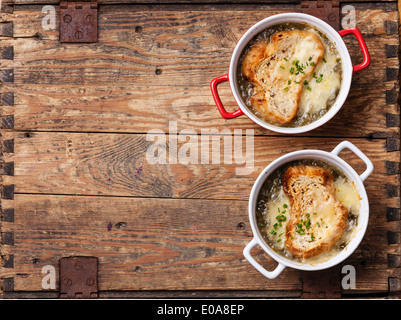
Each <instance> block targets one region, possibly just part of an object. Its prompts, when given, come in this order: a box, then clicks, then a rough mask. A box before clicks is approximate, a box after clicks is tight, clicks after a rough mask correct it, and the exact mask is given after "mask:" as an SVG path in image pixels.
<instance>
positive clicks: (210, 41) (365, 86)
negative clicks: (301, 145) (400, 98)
mask: <svg viewBox="0 0 401 320" xmlns="http://www.w3.org/2000/svg"><path fill="white" fill-rule="evenodd" d="M184 7H185V8H187V9H188V8H190V7H188V6H184ZM355 7H356V9H357V17H358V20H359V19H360V21H361V23H360V24H358V27H359V28H360V29H361V32H362V33H363V34H364V35H365V38H366V42H367V45H368V47H369V50H370V53H371V57H372V64H371V66H370V67H369V69H367V70H363V71H362V72H359V73H357V74H355V75H354V79H353V83H352V87H351V90H350V94H349V97H348V99H347V101H346V103H345V104H344V106H343V108H342V109H341V110H340V112H339V113H338V114H337V115H336V116H335V117H334V119H332V120H331V121H329V123H327V124H326V125H325V126H324V127H322V128H320V129H317V130H315V131H313V132H311V133H307V134H304V135H305V136H307V135H308V136H309V135H313V136H316V137H318V136H327V137H330V136H343V137H358V136H369V135H370V136H375V137H379V136H380V137H383V136H385V135H389V134H393V133H397V134H398V131H399V130H398V129H397V128H388V127H386V114H388V113H390V114H397V113H398V111H397V104H396V101H394V100H392V99H387V100H386V91H388V92H391V90H392V89H393V88H395V87H397V86H398V84H397V79H396V78H395V77H391V78H388V77H387V74H386V68H385V66H391V68H393V69H395V70H397V68H398V59H397V58H396V57H394V58H391V59H388V58H387V50H386V45H398V39H397V38H396V37H394V35H386V28H385V22H388V21H390V22H396V21H398V15H397V12H396V11H389V10H387V9H386V7H383V8H380V6H374V7H373V8H371V6H370V5H368V4H356V5H355ZM163 8H165V7H162V8H160V7H158V6H155V7H147V6H139V7H133V6H105V7H101V8H100V13H99V30H100V31H99V43H97V44H95V45H90V44H89V45H79V46H76V45H66V44H63V45H60V44H59V43H58V41H56V40H57V39H58V32H57V31H56V30H54V31H45V30H43V29H42V27H41V24H40V22H41V17H42V16H43V14H42V13H41V11H40V10H41V7H40V6H16V8H15V10H14V16H15V19H14V35H15V37H23V38H24V39H19V40H15V41H13V44H14V56H15V58H14V65H15V66H18V68H16V71H15V73H16V74H15V81H14V84H13V85H12V86H11V85H10V86H8V87H10V88H12V89H14V90H18V92H19V95H18V98H16V101H15V107H14V115H15V118H16V122H15V129H17V130H35V131H42V130H45V131H77V132H79V131H81V132H82V131H89V132H142V133H146V132H147V131H148V130H151V129H153V128H161V129H165V128H167V126H168V121H169V120H171V119H175V120H176V121H177V122H178V124H179V125H180V126H181V127H185V128H190V129H198V130H200V129H202V128H222V127H225V126H229V127H236V128H242V129H245V128H253V129H254V130H256V134H264V135H265V134H268V135H271V134H273V133H272V132H270V131H266V130H262V129H261V128H260V127H258V126H257V125H255V124H254V123H253V122H252V121H251V120H249V119H248V118H247V117H245V116H242V117H239V118H237V119H233V120H224V119H223V118H222V117H221V116H220V114H219V113H218V111H217V108H216V107H215V104H214V101H213V99H212V96H211V92H210V88H209V83H210V81H211V80H212V79H213V78H215V77H217V76H220V75H222V74H225V73H227V71H228V66H229V60H230V57H231V54H232V51H233V49H234V47H235V44H236V43H237V41H238V40H239V38H240V37H241V35H242V34H243V33H244V32H245V31H246V30H247V29H248V28H249V27H250V26H251V25H252V24H254V23H256V22H257V21H259V20H261V19H263V18H265V17H266V16H270V15H272V14H275V13H280V12H285V11H292V10H294V7H291V5H288V6H283V7H282V8H283V9H280V10H278V9H277V6H273V5H270V6H269V5H266V6H265V7H264V9H265V11H264V10H258V11H256V10H252V8H254V7H252V6H250V7H246V6H238V8H236V6H234V7H230V6H223V7H221V8H219V9H216V8H209V9H208V7H207V6H206V8H203V7H202V6H194V7H193V10H190V12H189V13H188V11H186V10H184V8H181V7H180V6H178V7H176V8H181V9H180V10H173V9H171V8H170V10H162V9H163ZM198 8H202V9H198ZM127 13H128V14H127ZM365 21H368V22H369V23H366V22H365ZM345 41H346V43H347V45H348V47H349V50H350V53H351V56H352V58H353V60H354V61H355V62H354V63H355V64H356V63H358V62H359V61H360V59H361V53H360V49H359V47H358V45H357V43H356V40H355V39H353V38H352V37H347V38H346V39H345ZM372 74H374V75H375V81H372V80H371V76H370V75H372ZM377 83H380V84H381V87H384V88H385V89H384V90H380V91H378V90H377ZM219 92H220V95H221V98H222V100H223V102H224V103H225V104H226V105H227V108H228V109H229V110H231V109H235V108H236V107H235V102H234V99H233V97H232V93H231V91H230V89H229V86H228V83H224V84H221V85H220V86H219ZM83 105H85V108H82V106H83ZM344 121H345V123H344ZM339 127H341V128H342V130H338V128H339Z"/></svg>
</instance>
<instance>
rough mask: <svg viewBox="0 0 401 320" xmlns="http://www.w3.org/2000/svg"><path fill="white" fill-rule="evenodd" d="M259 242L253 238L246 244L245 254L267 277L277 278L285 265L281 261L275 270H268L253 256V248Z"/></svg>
mask: <svg viewBox="0 0 401 320" xmlns="http://www.w3.org/2000/svg"><path fill="white" fill-rule="evenodd" d="M257 244H258V242H257V241H256V239H255V238H253V239H252V241H251V242H249V243H248V244H247V245H246V247H245V248H244V256H245V258H246V260H248V261H249V263H250V264H251V265H253V266H254V267H255V269H256V270H258V271H259V272H260V273H261V274H263V275H264V276H265V277H266V278H269V279H274V278H276V277H277V276H278V275H279V274H280V273H281V272H282V271H283V270H284V269H285V265H283V264H281V263H279V264H278V266H277V267H276V269H274V270H273V271H267V270H266V269H265V268H263V267H262V266H261V265H260V264H259V263H258V262H256V260H255V259H254V258H253V257H252V256H251V249H252V248H253V247H254V246H255V245H257Z"/></svg>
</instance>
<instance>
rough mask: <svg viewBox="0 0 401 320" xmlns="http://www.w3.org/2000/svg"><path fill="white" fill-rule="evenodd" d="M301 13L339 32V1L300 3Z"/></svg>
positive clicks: (316, 0)
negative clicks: (323, 22) (313, 17)
mask: <svg viewBox="0 0 401 320" xmlns="http://www.w3.org/2000/svg"><path fill="white" fill-rule="evenodd" d="M301 12H302V13H307V14H310V15H312V16H315V17H317V18H320V19H322V20H323V21H325V22H327V23H328V24H329V25H331V26H332V27H333V28H334V29H335V30H337V31H339V30H340V2H339V0H315V1H313V0H312V1H301Z"/></svg>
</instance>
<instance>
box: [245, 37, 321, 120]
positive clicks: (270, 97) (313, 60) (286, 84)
mask: <svg viewBox="0 0 401 320" xmlns="http://www.w3.org/2000/svg"><path fill="white" fill-rule="evenodd" d="M323 55H324V46H323V43H322V41H321V40H320V37H319V36H318V35H317V34H316V33H315V32H312V31H307V30H291V31H281V32H276V33H275V34H274V35H273V36H272V37H271V39H270V42H269V43H268V44H266V42H265V41H264V40H260V41H258V42H256V43H255V44H254V45H253V46H252V47H251V48H250V49H249V51H248V52H247V54H246V55H245V57H244V60H243V63H242V73H243V75H244V76H245V77H247V78H248V79H249V81H250V82H251V83H252V84H253V86H254V93H255V94H254V95H253V96H252V97H251V98H250V102H251V104H252V105H253V106H254V108H255V109H256V110H257V111H258V113H259V114H260V115H261V116H263V117H264V118H265V119H266V120H268V121H270V122H273V123H277V124H287V123H289V122H291V121H292V120H293V119H294V117H295V116H296V114H297V111H298V106H299V99H300V97H301V93H302V89H303V87H304V86H305V85H307V83H305V79H306V78H307V77H308V76H309V75H311V74H313V70H314V69H315V66H316V65H317V64H318V62H319V61H320V60H321V58H322V57H323Z"/></svg>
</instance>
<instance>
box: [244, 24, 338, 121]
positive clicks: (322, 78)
mask: <svg viewBox="0 0 401 320" xmlns="http://www.w3.org/2000/svg"><path fill="white" fill-rule="evenodd" d="M290 30H307V31H311V32H313V33H315V34H316V35H318V36H319V38H320V40H321V42H322V43H323V46H324V55H323V57H322V59H321V60H320V62H319V63H318V64H317V65H316V66H315V67H314V71H313V73H312V74H310V75H309V76H308V77H307V78H305V80H303V81H302V84H303V87H302V91H301V94H300V99H299V103H298V109H297V112H296V116H295V117H294V118H293V120H292V121H291V122H289V123H286V124H279V123H275V122H272V121H270V120H269V119H267V118H266V117H264V116H263V115H262V114H261V112H260V111H258V109H257V108H256V107H255V106H254V105H253V104H252V103H251V97H253V96H254V95H255V94H256V91H255V86H254V83H252V82H251V81H249V80H248V78H247V77H246V76H245V75H244V74H243V71H242V65H243V61H244V57H245V56H246V54H247V53H248V51H249V50H250V48H252V47H253V46H254V45H258V43H261V42H265V43H267V44H268V43H269V42H270V41H271V40H270V39H271V37H272V36H273V35H274V34H276V33H277V32H281V31H290ZM307 60H308V59H306V61H297V64H296V65H295V62H296V60H293V61H279V62H277V61H276V62H277V63H280V64H281V63H282V64H283V66H282V68H283V69H284V68H285V71H287V70H288V71H287V72H290V71H293V72H294V71H295V73H296V72H299V71H300V72H302V69H300V66H303V67H305V66H306V65H307V64H308V61H307ZM297 68H298V69H297ZM283 72H284V71H283ZM341 80H342V64H341V58H340V55H339V53H338V52H337V49H336V47H335V45H334V44H333V43H332V42H331V41H330V40H329V39H328V38H327V37H326V36H325V35H324V34H323V33H322V32H320V31H319V30H317V29H316V28H314V27H312V26H310V25H308V24H306V23H283V24H278V25H275V26H272V27H270V28H267V29H266V30H264V31H262V32H260V33H259V34H257V35H256V36H255V37H254V38H253V39H252V40H251V41H250V42H249V44H248V45H247V47H246V48H245V49H244V51H243V52H242V54H241V58H240V60H239V63H238V69H237V82H238V88H239V91H240V95H241V98H242V100H243V102H244V103H245V105H246V106H247V107H248V109H249V110H250V111H251V112H252V113H254V114H255V115H256V116H257V117H258V118H260V119H261V120H263V121H265V122H268V123H271V124H273V125H276V126H283V127H292V128H295V127H301V126H305V125H308V124H310V123H312V122H314V121H316V120H318V119H319V118H321V117H322V116H324V115H325V114H326V113H327V111H328V110H329V109H330V108H331V107H332V106H333V105H334V103H335V101H336V98H337V96H338V93H339V91H340V86H341ZM291 85H294V80H293V81H292V83H291V80H289V81H288V86H287V85H286V86H283V90H284V91H285V90H287V92H290V91H291ZM288 89H290V90H288Z"/></svg>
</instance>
